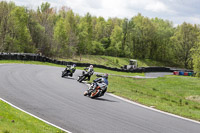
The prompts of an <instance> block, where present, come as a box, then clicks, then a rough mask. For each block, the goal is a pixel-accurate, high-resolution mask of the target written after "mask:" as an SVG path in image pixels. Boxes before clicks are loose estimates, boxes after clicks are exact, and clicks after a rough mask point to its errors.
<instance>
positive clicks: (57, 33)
mask: <svg viewBox="0 0 200 133" xmlns="http://www.w3.org/2000/svg"><path fill="white" fill-rule="evenodd" d="M68 34H69V23H68V22H66V21H64V19H63V18H60V19H59V20H58V21H57V23H56V25H55V27H54V40H55V41H56V42H57V47H56V49H55V51H54V52H55V53H56V54H57V55H58V56H60V57H64V56H66V55H68V56H69V55H70V53H68V52H69V51H68V49H69V46H68V40H69V37H68Z"/></svg>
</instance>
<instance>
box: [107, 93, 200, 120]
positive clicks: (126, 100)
mask: <svg viewBox="0 0 200 133" xmlns="http://www.w3.org/2000/svg"><path fill="white" fill-rule="evenodd" d="M107 94H108V95H110V96H113V97H115V98H118V99H120V100H123V101H125V102H128V103H131V104H134V105H137V106H140V107H143V108H146V109H149V110H153V111H156V112H159V113H163V114H166V115H169V116H173V117H176V118H179V119H183V120H187V121H190V122H194V123H197V124H200V122H199V121H195V120H192V119H188V118H184V117H181V116H178V115H175V114H171V113H167V112H164V111H161V110H158V109H154V108H151V107H148V106H145V105H142V104H139V103H136V102H133V101H130V100H128V99H125V98H122V97H119V96H116V95H114V94H111V93H107Z"/></svg>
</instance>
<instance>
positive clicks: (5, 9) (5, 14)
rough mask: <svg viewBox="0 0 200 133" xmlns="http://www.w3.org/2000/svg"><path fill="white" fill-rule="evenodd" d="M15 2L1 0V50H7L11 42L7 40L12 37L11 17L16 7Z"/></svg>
mask: <svg viewBox="0 0 200 133" xmlns="http://www.w3.org/2000/svg"><path fill="white" fill-rule="evenodd" d="M15 7H16V6H15V4H14V3H13V2H9V3H7V2H5V1H1V2H0V52H4V51H6V52H7V50H8V49H7V48H8V46H7V45H9V43H8V42H7V41H8V40H9V39H8V38H9V37H10V35H9V34H11V33H10V27H11V26H12V25H10V24H11V23H9V19H10V13H11V12H12V10H13V9H14V8H15Z"/></svg>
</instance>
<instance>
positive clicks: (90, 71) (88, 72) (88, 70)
mask: <svg viewBox="0 0 200 133" xmlns="http://www.w3.org/2000/svg"><path fill="white" fill-rule="evenodd" d="M84 70H85V71H86V73H84V75H85V78H87V80H88V81H90V77H91V76H92V75H93V73H94V69H93V65H90V66H89V67H86V68H85V69H84Z"/></svg>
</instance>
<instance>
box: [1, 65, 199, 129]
mask: <svg viewBox="0 0 200 133" xmlns="http://www.w3.org/2000/svg"><path fill="white" fill-rule="evenodd" d="M62 70H64V68H60V67H52V66H42V65H29V64H1V65H0V98H2V99H4V100H6V101H8V102H10V103H12V104H13V105H15V106H17V107H19V108H21V109H23V110H25V111H27V112H29V113H31V114H33V115H35V116H38V117H40V118H42V119H44V120H46V121H48V122H50V123H53V124H55V125H57V126H59V127H61V128H63V129H66V130H68V131H70V132H72V133H199V132H200V124H199V123H198V122H192V121H189V120H185V119H181V118H177V117H174V116H171V115H167V114H164V113H160V112H157V111H153V110H151V109H147V108H143V107H141V106H138V105H134V104H131V103H129V102H126V101H123V100H120V99H118V98H115V97H113V96H110V95H108V94H105V95H104V96H103V97H101V98H98V99H90V98H88V97H85V96H83V92H84V91H85V90H86V89H87V86H86V85H85V84H83V83H79V82H77V81H76V79H77V76H78V75H80V74H81V71H80V70H77V71H76V72H75V74H74V76H73V77H72V78H61V71H62ZM116 84H117V83H116Z"/></svg>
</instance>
